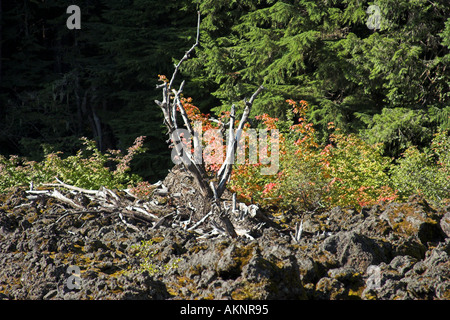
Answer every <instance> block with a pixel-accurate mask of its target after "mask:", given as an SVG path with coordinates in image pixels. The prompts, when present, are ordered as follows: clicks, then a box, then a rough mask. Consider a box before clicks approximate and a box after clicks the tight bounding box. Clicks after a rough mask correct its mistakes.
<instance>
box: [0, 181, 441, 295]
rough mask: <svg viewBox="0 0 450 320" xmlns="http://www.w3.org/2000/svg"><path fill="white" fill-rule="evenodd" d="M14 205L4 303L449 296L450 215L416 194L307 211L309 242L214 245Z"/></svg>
mask: <svg viewBox="0 0 450 320" xmlns="http://www.w3.org/2000/svg"><path fill="white" fill-rule="evenodd" d="M186 184H187V183H186ZM180 186H181V185H180ZM187 186H189V184H187ZM185 187H186V186H185ZM186 188H187V187H186ZM5 199H6V201H4V202H3V203H0V264H1V266H2V268H1V269H0V299H446V300H448V299H450V258H449V255H450V237H449V230H448V226H449V223H450V222H449V221H450V220H449V214H448V212H447V211H446V210H444V211H442V212H438V211H435V210H433V209H431V208H430V207H429V206H427V205H426V204H424V203H423V202H421V201H416V200H414V199H411V201H409V202H408V203H404V204H388V205H377V206H373V207H365V208H363V209H362V210H361V211H356V210H353V209H344V208H339V207H336V208H334V209H332V210H330V211H327V212H316V213H304V214H303V215H302V219H303V221H304V230H303V234H302V237H301V239H300V241H299V242H298V243H297V242H295V241H293V239H292V237H291V236H290V232H292V231H293V226H292V228H291V230H286V229H283V228H281V227H277V225H276V223H267V224H266V225H265V226H263V227H262V228H259V229H258V233H257V234H258V236H255V239H254V240H250V239H248V238H238V239H235V240H232V239H228V238H226V237H223V236H221V237H219V236H216V237H212V238H210V239H204V238H201V237H199V236H198V235H197V234H194V233H191V232H187V231H185V230H183V229H181V228H172V227H170V226H161V227H160V228H158V229H149V228H146V227H145V224H142V225H138V226H139V230H140V231H137V230H136V229H134V228H131V227H129V226H127V225H125V224H124V223H123V221H121V219H120V218H119V216H118V213H117V212H114V211H107V210H102V209H101V208H98V209H97V210H95V209H92V210H86V211H83V210H78V211H74V210H72V211H71V210H67V208H65V206H64V205H61V204H60V203H58V201H55V200H54V199H46V198H42V199H41V198H38V199H36V200H33V201H31V202H30V200H29V199H27V198H26V193H24V192H23V191H20V190H16V191H15V192H13V193H12V194H10V195H9V197H8V198H5ZM81 200H83V199H81ZM81 200H80V201H81ZM155 214H156V213H155ZM288 218H289V219H291V220H292V221H298V217H295V216H293V217H288ZM70 266H75V267H78V268H79V270H80V273H79V274H76V273H68V270H69V267H70ZM77 277H78V278H77ZM75 280H79V281H80V282H79V284H80V286H79V287H77V286H74V284H76V283H77V282H74V281H75Z"/></svg>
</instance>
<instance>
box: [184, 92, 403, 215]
mask: <svg viewBox="0 0 450 320" xmlns="http://www.w3.org/2000/svg"><path fill="white" fill-rule="evenodd" d="M182 103H183V106H184V107H185V109H186V112H187V113H188V115H189V117H190V119H191V121H192V122H194V121H201V123H202V126H203V130H204V131H206V130H208V129H210V128H217V127H218V124H217V122H213V121H212V120H211V119H210V116H209V115H205V114H202V113H201V112H200V111H199V109H198V108H197V107H195V106H194V105H193V104H192V99H190V98H185V99H183V100H182ZM287 103H288V104H289V105H290V106H291V109H290V111H289V112H288V115H287V118H288V119H289V118H290V119H291V120H287V121H286V120H285V121H282V120H279V119H278V118H274V117H270V116H269V115H267V114H262V115H258V116H256V117H255V119H256V120H257V121H258V123H259V125H260V126H261V127H262V128H265V129H268V130H271V129H277V130H278V131H279V134H278V136H277V137H278V140H279V170H278V172H277V173H276V174H274V175H262V174H261V168H262V167H264V166H265V164H263V163H261V162H257V163H251V162H250V161H249V159H248V157H246V158H245V163H240V164H235V165H234V170H233V174H232V176H231V179H230V181H229V183H228V188H229V189H230V190H231V191H233V192H236V193H237V194H238V196H239V197H240V198H241V200H244V201H248V202H255V203H258V204H259V205H262V206H277V207H280V208H303V209H305V208H312V207H317V206H327V207H328V206H334V205H341V206H355V207H362V206H364V205H372V204H375V203H377V202H379V201H391V200H395V199H396V198H397V195H396V192H395V191H394V190H393V189H392V188H391V187H389V183H388V176H387V173H386V172H387V169H388V167H389V165H390V163H391V159H389V158H386V157H383V156H382V154H381V151H380V148H379V146H376V145H375V146H372V145H369V144H367V143H366V142H364V141H362V140H361V139H360V138H358V137H357V136H355V135H344V134H342V133H341V132H340V131H339V130H338V129H336V130H334V127H333V123H329V129H330V130H334V132H333V133H332V134H331V135H330V143H329V144H328V145H326V146H320V145H319V144H318V143H317V139H316V131H315V129H314V126H313V124H312V123H310V122H308V121H307V118H306V112H307V110H308V103H307V102H306V101H303V100H302V101H299V102H296V101H293V100H287ZM228 119H229V113H222V114H221V115H220V117H219V119H218V120H219V121H221V122H222V123H226V122H227V121H228ZM248 128H249V125H248V124H247V125H246V126H245V128H244V130H245V129H248ZM219 143H222V144H223V146H225V144H224V143H223V141H220V142H219ZM270 145H271V144H270V143H269V144H268V146H270ZM246 148H247V149H248V146H246ZM269 149H270V147H269ZM267 151H268V152H269V153H270V152H271V150H267ZM246 152H248V150H247V151H246ZM224 154H225V152H223V153H221V152H219V153H217V154H216V156H223V155H224ZM213 156H214V155H213ZM207 169H208V170H209V171H210V173H211V175H213V174H214V173H215V172H216V171H217V169H218V167H214V166H210V167H209V168H207Z"/></svg>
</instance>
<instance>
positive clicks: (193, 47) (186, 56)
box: [168, 11, 200, 89]
mask: <svg viewBox="0 0 450 320" xmlns="http://www.w3.org/2000/svg"><path fill="white" fill-rule="evenodd" d="M199 40H200V11H198V12H197V37H196V40H195V43H194V45H193V46H192V47H191V48H190V49H189V50H188V51H186V53H185V54H184V56H183V58H181V60H180V61H179V62H178V64H177V65H176V66H175V71H174V72H173V74H172V78H171V79H170V82H169V87H168V88H169V89H171V88H172V84H173V81H174V80H175V77H176V75H177V73H178V69H179V68H180V66H181V64H182V63H183V62H184V61H186V60H188V59H189V57H190V54H191V52H192V51H193V50H194V49H195V47H196V46H198V44H199Z"/></svg>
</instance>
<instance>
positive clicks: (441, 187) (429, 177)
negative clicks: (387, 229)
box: [391, 130, 450, 204]
mask: <svg viewBox="0 0 450 320" xmlns="http://www.w3.org/2000/svg"><path fill="white" fill-rule="evenodd" d="M391 181H392V185H393V187H394V188H396V189H397V190H398V192H399V195H400V197H401V199H403V200H404V199H406V198H407V197H408V196H409V195H411V194H420V195H423V196H424V197H425V198H426V199H427V200H430V201H432V202H435V203H437V204H441V203H444V202H449V201H450V136H449V133H448V131H444V130H440V131H439V132H438V133H437V134H436V135H435V136H434V139H433V141H432V144H431V148H426V149H424V150H423V151H419V150H418V149H417V147H415V146H412V147H410V148H408V149H407V150H406V151H405V152H404V153H403V157H402V158H400V159H399V160H398V161H397V164H396V165H394V166H392V169H391Z"/></svg>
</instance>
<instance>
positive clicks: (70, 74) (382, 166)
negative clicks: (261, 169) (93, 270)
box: [0, 0, 450, 204]
mask: <svg viewBox="0 0 450 320" xmlns="http://www.w3.org/2000/svg"><path fill="white" fill-rule="evenodd" d="M72 4H76V5H78V6H79V7H80V8H81V30H68V29H67V28H66V19H67V18H68V16H69V15H68V14H66V8H67V7H68V6H69V5H72ZM373 4H375V5H377V6H378V7H379V8H380V10H381V12H380V14H381V23H380V28H379V29H378V30H371V29H369V28H368V26H367V25H366V24H367V21H368V18H369V15H368V13H367V12H366V10H367V8H368V7H369V5H373ZM0 8H1V10H0V15H1V23H0V28H1V30H0V31H1V32H0V34H1V38H0V44H1V46H0V89H1V92H0V123H1V126H0V154H3V155H5V156H8V155H11V154H14V155H19V156H26V157H27V158H28V159H30V160H35V161H42V160H45V159H47V161H48V159H49V158H48V155H49V154H52V152H57V151H58V152H62V153H57V155H58V159H60V157H61V158H64V157H65V156H69V155H74V154H76V152H77V150H80V149H81V148H82V143H83V140H80V138H81V137H83V136H85V137H87V138H89V139H93V140H95V141H96V144H97V148H98V150H99V151H101V152H106V151H107V150H108V149H120V150H123V151H126V150H127V148H128V147H129V146H131V145H132V144H133V141H134V140H135V139H136V137H138V136H146V137H147V138H146V139H145V142H144V145H143V147H145V148H146V149H147V152H145V153H140V154H137V155H136V156H135V157H134V158H133V161H132V162H131V172H133V173H135V174H137V175H139V176H140V177H142V178H143V179H144V180H148V181H151V182H154V181H156V180H158V179H161V178H162V177H164V175H165V174H166V172H167V169H168V168H170V166H171V165H172V163H171V162H170V160H169V159H170V153H169V149H168V148H167V144H166V141H165V140H166V139H167V136H166V135H165V129H164V127H163V125H162V115H161V113H160V110H159V108H158V107H157V106H156V105H155V103H154V102H153V100H154V99H157V98H160V97H159V94H160V92H158V91H157V90H156V89H155V85H156V84H157V80H158V75H159V74H166V75H170V74H171V72H172V71H173V63H174V62H176V59H179V58H181V57H182V55H183V53H184V51H185V50H186V49H188V48H189V47H190V46H191V44H192V42H193V40H194V39H193V37H194V36H195V26H196V19H197V15H196V11H197V10H199V11H200V12H201V14H202V23H201V38H200V46H199V47H198V48H197V49H196V51H195V56H194V57H192V59H191V60H189V61H188V62H187V63H186V64H185V65H183V66H182V76H183V78H184V79H186V80H187V85H186V87H185V90H184V92H186V95H189V96H191V97H192V98H193V99H194V102H195V105H196V106H197V107H198V108H199V109H200V110H201V111H202V112H204V113H208V112H216V113H219V112H221V111H224V110H229V106H230V105H231V103H233V102H234V103H236V102H238V101H240V100H241V99H242V98H244V97H246V96H247V97H248V96H249V95H250V94H251V93H252V92H254V90H255V89H256V87H257V86H259V85H260V84H263V85H264V86H265V87H266V88H267V89H266V90H265V91H264V93H263V94H262V95H261V96H260V97H258V99H257V100H256V101H255V106H254V110H253V115H254V116H256V115H260V116H261V115H262V114H265V115H266V116H267V117H269V118H270V117H272V118H273V119H277V121H278V119H279V121H280V122H279V123H278V122H277V123H278V126H279V127H280V128H281V127H283V125H282V122H283V121H284V123H289V122H292V123H290V124H289V125H295V124H298V125H302V123H305V124H306V123H311V125H313V126H314V141H315V142H314V143H318V144H320V145H321V146H322V147H323V148H326V146H328V145H333V144H334V146H337V145H338V141H341V142H342V141H345V143H344V144H342V146H341V147H342V148H341V149H339V147H338V148H337V149H336V151H334V154H336V157H337V158H336V157H335V158H333V159H334V160H336V159H339V157H341V158H342V159H344V158H345V157H344V155H345V156H347V157H350V156H349V155H351V157H353V158H352V160H351V161H356V162H358V161H359V163H358V164H357V165H356V167H358V166H360V167H361V170H363V169H367V164H366V163H365V162H363V161H362V160H361V159H359V160H358V157H359V155H360V154H361V152H362V151H363V150H371V149H370V148H369V147H368V146H375V145H376V146H377V147H376V150H377V151H376V152H375V151H373V152H372V153H371V154H370V155H369V156H368V157H369V158H370V160H373V161H375V162H376V161H377V160H376V159H378V158H379V159H385V158H389V161H392V163H393V164H394V165H397V167H396V168H397V169H395V168H394V169H392V168H391V169H390V167H389V166H388V165H387V164H386V161H385V160H383V161H382V160H380V161H379V162H376V163H377V165H372V166H371V167H370V170H372V171H370V170H369V171H370V172H371V173H370V174H369V176H367V172H369V171H367V170H366V171H364V170H363V171H360V172H356V173H355V172H354V173H353V176H358V175H359V176H361V179H363V178H362V177H363V176H364V179H365V181H369V180H370V179H372V180H373V179H375V180H377V183H378V184H380V187H382V186H386V184H385V181H384V180H383V179H388V180H389V179H391V180H390V182H389V184H390V187H391V188H393V190H394V189H395V190H397V191H398V194H400V195H401V194H404V195H405V196H406V195H407V194H410V193H413V192H416V191H417V190H419V189H420V186H424V185H427V186H428V185H429V186H430V188H432V187H433V186H436V183H437V182H433V181H434V180H433V179H435V178H433V177H436V176H437V173H440V174H441V176H439V179H438V178H436V179H437V180H436V181H438V180H439V181H440V182H439V183H437V185H438V186H439V188H440V189H439V190H436V192H434V193H433V195H434V196H433V197H434V198H435V199H441V198H442V197H445V193H446V192H448V188H447V187H445V186H446V185H448V184H447V182H448V181H449V180H448V179H449V176H448V174H449V173H448V168H449V167H448V165H449V164H448V163H447V164H446V162H445V161H447V162H448V161H449V159H448V149H443V147H448V135H446V133H448V130H449V129H450V118H449V116H450V90H449V89H450V88H449V86H450V72H449V71H450V70H449V62H450V49H449V48H450V6H449V4H448V0H433V1H428V0H414V1H411V0H399V1H398V0H396V1H394V0H378V1H364V0H339V1H338V0H322V1H306V0H283V1H276V0H241V1H233V0H166V1H156V0H70V1H65V0H20V1H1V0H0ZM287 99H293V100H295V101H299V100H305V101H307V103H308V108H307V109H305V114H304V118H302V119H303V120H298V119H297V117H296V116H294V115H293V113H292V106H291V104H289V103H286V100H287ZM330 122H333V126H332V129H330V125H329V124H330ZM253 124H257V122H254V123H253ZM288 127H289V126H287V125H285V128H288ZM335 129H338V133H336V132H335ZM288 131H289V130H288ZM437 133H439V134H438V136H435V135H436V134H437ZM303 134H304V133H303ZM300 135H301V133H300ZM337 137H339V139H337ZM346 137H347V138H346ZM298 138H299V137H292V141H297V139H298ZM352 139H357V140H352ZM439 139H440V140H439ZM439 141H441V142H439ZM330 143H331V144H330ZM439 143H440V144H439ZM377 144H379V145H377ZM351 146H352V148H353V149H352V150H353V151H352V152H353V153H352V152H348V151H349V150H350V149H351ZM353 146H355V147H353ZM373 148H375V147H373ZM91 149H92V150H93V147H92V146H91ZM322 150H327V149H322ZM339 150H341V151H339ZM374 150H375V149H374ZM95 152H97V151H95ZM296 152H298V150H297V151H296ZM124 153H125V152H124ZM53 155H54V154H53ZM78 155H79V156H80V157H81V154H80V153H78ZM97 156H98V157H100V155H99V154H97ZM6 159H7V158H4V160H3V162H4V164H3V165H4V166H5V167H8V166H11V165H12V163H14V161H16V160H13V161H12V160H11V161H9V162H7V160H6ZM99 159H100V158H99ZM107 159H108V157H106V158H102V164H105V165H108V161H107ZM342 159H341V160H342ZM345 159H347V158H345ZM345 159H344V160H342V161H344V162H343V163H341V164H340V167H339V168H338V167H337V166H336V168H335V170H337V171H335V172H331V173H329V174H330V176H327V177H328V178H330V179H331V178H332V177H334V178H337V175H338V174H340V173H339V172H338V171H339V170H341V171H342V172H341V173H342V174H344V172H343V171H345V168H347V167H348V169H349V170H350V168H355V164H354V162H347V163H345V161H347V160H348V161H350V160H349V159H350V158H348V159H347V160H345ZM300 160H301V159H296V158H289V159H286V160H285V161H286V162H285V164H284V165H285V166H286V168H291V169H290V171H289V170H288V171H289V172H291V173H290V174H289V175H287V174H286V172H288V171H284V173H285V174H286V176H285V177H284V181H286V183H289V181H291V182H292V183H293V182H295V181H298V177H296V176H295V173H294V171H295V170H297V171H295V172H302V177H303V178H304V179H306V178H305V176H310V178H308V179H309V180H308V181H310V182H311V181H313V183H314V185H315V183H316V182H317V181H316V182H314V179H312V178H311V176H312V175H314V171H313V170H311V167H305V165H303V166H302V165H299V164H298V162H299V161H300ZM322 160H323V159H322ZM61 161H62V160H61ZM317 161H318V160H317ZM439 161H440V162H439ZM119 162H120V161H119ZM436 162H439V163H441V164H439V163H438V165H442V163H443V167H439V168H438V167H436ZM61 163H62V162H61ZM0 165H1V163H0ZM16 165H19V164H17V163H16ZM28 165H29V166H30V164H29V163H28ZM445 165H446V166H445ZM424 168H427V169H426V170H425V169H424ZM418 169H420V170H418ZM377 170H378V171H379V173H376V171H377ZM307 171H309V174H306V172H307ZM350 171H351V170H350ZM411 172H416V173H417V178H416V179H415V180H414V179H413V178H411V179H412V180H411V179H410V180H411V181H410V180H408V179H407V178H408V177H410V176H411ZM333 174H334V175H335V176H333ZM349 174H350V175H351V174H352V173H351V172H345V175H346V176H348V175H349ZM380 177H382V178H380ZM111 179H112V178H111ZM311 179H312V180H311ZM316 179H317V175H316ZM125 180H126V179H125ZM413 180H414V181H413ZM111 181H115V180H114V179H112V180H111ZM334 181H339V180H334ZM361 181H362V180H361ZM424 181H426V182H424ZM246 183H247V182H246ZM270 183H271V182H269V181H264V184H261V186H260V189H261V190H259V192H260V194H262V192H263V191H264V190H267V188H266V189H264V187H265V186H267V185H269V186H272V185H270ZM365 183H366V182H365ZM371 183H372V184H375V185H377V183H375V182H373V181H372V182H371ZM366 184H368V182H367V183H366ZM325 185H326V184H325ZM343 185H345V183H344V184H343ZM345 186H346V188H348V190H356V191H358V190H359V192H362V191H364V190H368V188H369V186H368V185H362V184H361V185H360V184H355V185H351V184H348V183H347V185H345ZM235 187H236V185H235ZM241 187H242V188H244V189H245V186H243V185H242V186H241ZM288 187H289V186H288V185H285V186H279V188H281V189H279V192H282V193H283V194H286V192H287V191H286V190H285V189H283V188H288ZM370 187H373V185H372V186H370ZM293 188H294V189H295V188H298V186H294V187H293ZM342 188H343V187H342V186H341V187H340V189H339V188H336V190H335V192H337V193H339V192H338V190H343V189H342ZM361 188H362V189H361ZM408 188H409V189H408ZM369 189H370V188H369ZM273 190H274V191H275V190H276V189H273ZM283 190H284V191H283ZM290 190H292V188H291V189H290ZM297 193H298V191H297ZM266 194H267V192H266ZM382 195H383V194H380V193H378V194H376V197H375V196H374V197H375V198H377V197H381V196H382ZM389 195H390V193H389ZM299 197H300V196H299V194H297V195H296V199H298V198H299ZM436 197H437V198H436ZM375 198H374V199H375ZM336 199H337V198H336ZM333 203H338V204H340V203H339V201H337V200H336V201H334V202H333Z"/></svg>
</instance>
